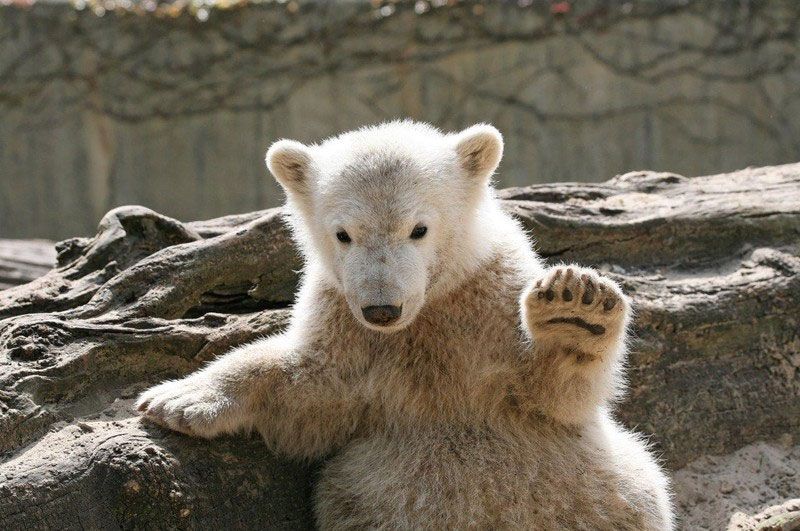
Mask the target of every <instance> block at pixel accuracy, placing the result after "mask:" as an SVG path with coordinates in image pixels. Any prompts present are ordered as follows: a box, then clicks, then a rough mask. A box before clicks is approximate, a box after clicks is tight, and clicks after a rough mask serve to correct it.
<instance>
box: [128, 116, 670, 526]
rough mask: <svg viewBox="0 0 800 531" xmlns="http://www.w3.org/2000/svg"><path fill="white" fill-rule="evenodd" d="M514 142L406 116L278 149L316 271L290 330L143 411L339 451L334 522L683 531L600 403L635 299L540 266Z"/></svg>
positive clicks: (611, 384)
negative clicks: (496, 183) (505, 182)
mask: <svg viewBox="0 0 800 531" xmlns="http://www.w3.org/2000/svg"><path fill="white" fill-rule="evenodd" d="M502 152H503V141H502V137H501V135H500V133H499V132H498V131H497V130H496V129H495V128H493V127H491V126H489V125H476V126H473V127H470V128H468V129H466V130H464V131H461V132H459V133H455V134H444V133H442V132H440V131H438V130H437V129H435V128H433V127H430V126H428V125H426V124H421V123H415V122H410V121H404V122H392V123H386V124H382V125H379V126H376V127H368V128H364V129H359V130H357V131H354V132H350V133H345V134H342V135H340V136H337V137H334V138H331V139H328V140H326V141H324V142H322V143H321V144H316V145H303V144H301V143H299V142H294V141H291V140H281V141H278V142H276V143H275V144H273V145H272V147H271V148H270V149H269V151H268V153H267V166H268V167H269V170H270V171H271V172H272V174H273V175H274V177H275V178H276V179H277V180H278V182H279V183H280V184H281V186H282V187H283V188H284V190H285V191H286V195H287V205H288V210H289V212H290V223H291V226H292V229H293V234H294V237H295V239H296V241H297V244H298V245H299V247H300V249H301V251H302V253H303V254H304V256H305V260H306V262H305V268H304V272H303V281H302V286H301V288H300V290H299V293H298V295H297V301H296V304H295V306H294V309H293V312H292V320H291V324H290V326H289V327H288V329H287V330H286V332H285V333H282V334H280V335H276V336H273V337H269V338H267V339H263V340H259V341H256V342H254V343H252V344H249V345H246V346H243V347H240V348H238V349H236V350H234V351H232V352H230V353H228V354H227V355H225V356H223V357H221V358H220V359H218V360H216V361H215V362H213V363H211V364H210V365H208V366H207V367H205V368H204V369H202V370H201V371H199V372H197V373H195V374H192V375H190V376H188V377H186V378H184V379H182V380H178V381H170V382H165V383H162V384H161V385H158V386H156V387H153V388H152V389H150V390H148V391H146V392H145V393H144V394H142V396H141V397H140V399H139V401H138V409H139V410H140V411H141V412H142V415H143V416H144V417H145V418H146V419H149V420H151V421H154V422H157V423H159V424H162V425H164V426H167V427H169V428H171V429H174V430H178V431H181V432H184V433H186V434H189V435H194V436H198V437H214V436H217V435H219V434H223V433H232V432H236V431H240V430H252V429H255V430H258V431H259V432H260V433H261V435H262V436H263V437H264V440H265V441H266V443H267V445H268V446H269V447H270V448H271V449H273V450H274V451H276V452H280V453H282V454H284V455H287V456H291V457H294V458H301V459H312V458H319V457H323V456H325V457H328V459H327V461H326V464H325V467H324V469H323V471H322V474H321V478H320V481H319V484H318V485H317V488H316V494H315V510H316V518H317V523H318V525H319V526H320V527H321V528H323V529H365V528H371V529H466V528H472V529H671V528H672V526H673V523H672V522H673V517H672V510H671V507H670V496H669V486H668V481H667V479H666V477H665V476H664V474H663V473H662V471H661V470H660V468H659V466H658V465H657V463H656V461H655V460H654V459H653V457H652V456H651V455H650V454H649V453H648V450H647V448H646V445H645V444H644V443H643V442H642V441H641V439H639V438H638V437H637V436H636V435H634V434H632V433H630V432H628V431H626V430H625V429H624V428H622V427H621V426H619V425H618V424H616V423H615V422H614V421H613V420H612V419H611V417H610V415H609V410H608V406H609V403H610V402H611V401H612V400H613V399H614V397H615V396H616V395H617V394H618V392H619V390H620V388H621V386H622V383H623V382H622V374H621V370H620V369H621V365H622V360H623V357H624V355H625V337H626V326H627V324H628V319H629V316H630V310H629V303H628V299H627V297H626V296H625V295H624V294H623V293H622V292H621V291H620V289H619V287H618V286H617V285H616V284H615V283H614V282H613V281H611V280H609V279H607V278H604V277H602V276H600V275H598V274H597V273H596V272H595V271H593V270H591V269H587V268H584V267H580V266H577V265H560V266H556V267H550V268H548V267H546V266H544V265H543V263H542V262H541V260H540V259H539V258H538V257H537V256H536V255H535V253H534V252H533V251H532V250H531V245H530V242H529V241H528V238H527V237H526V235H525V234H524V232H523V230H522V229H521V227H520V226H519V225H518V224H517V223H516V222H515V221H514V220H513V219H512V218H511V217H510V216H509V215H508V214H506V213H504V212H503V211H502V209H501V208H500V205H499V203H498V201H497V200H496V199H495V197H494V195H493V189H492V187H491V183H490V179H491V176H492V174H493V173H494V171H495V169H496V168H497V165H498V163H499V162H500V158H501V156H502Z"/></svg>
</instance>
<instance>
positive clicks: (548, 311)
mask: <svg viewBox="0 0 800 531" xmlns="http://www.w3.org/2000/svg"><path fill="white" fill-rule="evenodd" d="M523 304H524V305H525V307H524V309H525V316H526V319H527V322H528V326H529V327H530V328H531V332H532V333H533V335H534V337H538V336H544V335H548V333H559V332H560V331H561V332H563V331H564V330H570V332H571V333H578V334H582V335H584V336H587V337H596V338H598V339H601V338H606V337H608V336H609V335H617V334H619V333H620V331H621V329H622V325H623V324H624V321H625V318H626V315H627V312H628V307H629V305H628V301H627V297H625V295H624V294H623V293H622V290H620V288H619V286H617V284H616V283H615V282H614V281H613V280H610V279H607V278H604V277H602V276H600V275H598V274H597V273H596V272H595V271H594V270H592V269H589V268H584V267H578V266H557V267H552V268H550V269H548V270H547V271H546V272H545V273H544V275H542V277H541V278H538V279H536V280H534V281H533V282H532V283H531V285H530V287H529V288H528V290H527V291H526V293H525V295H524V296H523Z"/></svg>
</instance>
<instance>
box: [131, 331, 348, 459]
mask: <svg viewBox="0 0 800 531" xmlns="http://www.w3.org/2000/svg"><path fill="white" fill-rule="evenodd" d="M287 343H288V342H287V340H286V338H284V337H281V336H276V337H272V338H268V339H264V340H261V341H257V342H255V343H252V344H250V345H246V346H243V347H240V348H238V349H235V350H233V351H231V352H230V353H228V354H226V355H225V356H223V357H221V358H219V359H218V360H216V361H214V362H213V363H211V364H210V365H208V366H207V367H205V368H204V369H202V370H200V371H198V372H196V373H194V374H191V375H189V376H187V377H186V378H183V379H181V380H174V381H167V382H164V383H162V384H160V385H157V386H155V387H152V388H151V389H148V390H147V391H145V392H144V393H142V395H141V396H140V397H139V399H138V401H137V404H136V405H137V409H138V410H139V412H141V414H142V416H143V417H145V418H146V419H148V420H150V421H152V422H155V423H157V424H160V425H162V426H165V427H167V428H170V429H173V430H176V431H180V432H183V433H186V434H188V435H192V436H196V437H204V438H212V437H215V436H217V435H221V434H223V433H233V432H237V431H249V430H252V429H256V430H258V431H259V432H261V434H262V435H263V436H264V439H265V440H266V442H267V443H268V444H269V446H270V447H271V448H273V449H274V450H276V451H278V452H281V453H284V454H287V455H290V456H292V457H299V458H315V457H318V456H320V455H324V454H325V453H327V452H329V451H330V450H331V449H333V448H334V447H335V446H337V445H338V444H340V443H342V442H343V441H344V440H345V439H346V438H347V436H348V435H350V434H351V433H352V431H353V430H354V429H355V426H356V424H357V422H358V418H359V416H360V414H361V412H362V411H363V407H362V405H361V402H360V401H359V400H358V399H357V397H356V393H355V390H354V387H353V386H350V385H348V384H347V382H345V381H343V379H342V378H341V377H340V376H339V374H338V373H337V371H336V370H335V368H334V367H332V366H330V365H328V364H326V363H325V357H324V356H323V355H321V354H316V355H303V354H300V353H298V352H297V349H295V348H293V347H292V346H291V345H289V344H287Z"/></svg>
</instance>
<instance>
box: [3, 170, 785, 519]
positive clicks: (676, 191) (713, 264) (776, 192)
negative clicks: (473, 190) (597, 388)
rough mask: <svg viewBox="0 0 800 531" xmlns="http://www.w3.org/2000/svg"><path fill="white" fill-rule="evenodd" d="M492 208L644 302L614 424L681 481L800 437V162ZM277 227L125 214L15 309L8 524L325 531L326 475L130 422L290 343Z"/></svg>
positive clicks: (507, 197)
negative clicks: (163, 399) (152, 399)
mask: <svg viewBox="0 0 800 531" xmlns="http://www.w3.org/2000/svg"><path fill="white" fill-rule="evenodd" d="M499 196H500V198H501V199H502V200H503V201H504V204H505V207H506V208H507V209H508V210H509V211H510V212H512V213H513V214H514V215H515V216H517V217H518V218H519V219H520V220H521V222H522V223H523V224H524V225H525V227H526V228H528V229H529V230H530V231H531V234H532V236H533V237H534V239H535V240H536V244H535V245H536V247H537V248H538V250H539V252H540V253H541V254H542V255H543V256H545V257H546V258H547V259H548V260H549V261H551V262H553V263H555V262H558V261H577V262H580V263H582V264H586V265H592V266H595V267H597V268H599V269H601V270H603V271H605V272H606V273H607V274H609V275H610V276H612V277H614V278H615V279H617V280H618V281H619V282H621V283H622V285H623V286H624V287H625V289H626V290H627V291H628V293H630V295H631V296H632V297H633V299H634V302H635V306H636V308H637V316H636V319H635V329H634V333H635V336H636V338H637V339H636V341H635V344H634V348H633V351H632V353H631V356H630V364H629V365H630V367H629V375H630V392H629V393H628V395H627V397H626V399H625V400H624V401H623V402H622V403H621V404H620V405H619V407H618V416H619V417H620V418H621V419H622V420H623V421H624V422H625V423H626V424H627V425H629V426H633V427H636V428H637V429H638V430H640V431H642V432H645V433H647V434H649V435H650V436H651V439H652V441H653V443H654V444H655V445H656V446H657V447H658V449H659V450H660V451H661V453H662V454H663V456H664V459H665V461H666V463H667V464H668V466H669V467H671V468H673V469H676V468H680V467H682V466H684V465H685V464H687V463H689V462H690V461H693V460H695V459H697V458H699V457H701V456H704V455H707V454H726V453H730V452H734V451H735V450H737V449H739V448H742V447H743V446H745V445H747V444H750V443H752V442H755V441H759V440H772V439H776V438H778V437H781V436H784V437H785V436H789V437H797V436H798V435H800V309H799V308H800V164H794V165H786V166H780V167H772V168H759V169H748V170H744V171H741V172H736V173H732V174H725V175H716V176H709V177H696V178H685V177H681V176H678V175H674V174H666V173H652V172H634V173H629V174H626V175H623V176H619V177H616V178H613V179H611V180H610V181H608V182H606V183H602V184H548V185H537V186H531V187H527V188H515V189H508V190H503V191H501V192H499ZM283 216H284V212H283V210H281V209H270V210H265V211H261V212H254V213H250V214H242V215H234V216H228V217H225V218H219V219H215V220H209V221H199V222H191V223H182V222H179V221H177V220H174V219H171V218H168V217H166V216H163V215H160V214H157V213H155V212H153V211H151V210H149V209H146V208H144V207H121V208H118V209H115V210H113V211H111V212H109V213H108V214H107V215H106V216H105V217H104V218H103V220H102V221H101V222H100V225H99V227H98V232H97V234H96V235H95V236H94V237H92V238H75V239H72V240H67V241H65V242H61V243H59V244H57V246H56V250H57V251H58V255H57V265H56V267H55V268H54V269H52V270H50V271H49V272H47V273H46V274H44V275H43V276H41V277H39V278H37V279H36V280H33V281H32V282H30V283H28V284H25V285H21V286H17V287H12V288H10V289H6V290H3V291H0V527H2V528H11V529H14V528H48V527H53V526H54V524H58V526H59V527H66V528H72V527H75V528H78V527H122V528H129V527H153V526H156V527H188V528H193V527H200V526H202V527H207V526H208V524H209V523H211V524H217V525H220V526H226V527H237V528H258V527H265V526H269V527H297V528H302V527H305V526H307V525H309V524H310V522H311V520H310V518H311V517H310V510H309V507H310V494H309V492H310V490H309V489H310V488H311V487H310V486H311V483H312V481H313V471H314V466H313V465H305V464H296V463H287V462H285V461H282V460H281V459H280V458H276V457H273V456H270V455H268V453H267V452H266V450H265V449H264V448H263V447H262V446H261V445H259V443H258V442H257V441H254V440H251V439H246V438H242V439H241V440H240V438H227V439H223V440H220V441H212V442H205V441H196V440H191V439H189V438H186V437H182V436H180V435H176V434H169V433H165V432H164V431H162V430H160V429H158V428H155V427H151V426H143V425H141V424H140V423H139V422H138V420H137V419H136V418H135V415H134V413H133V412H132V411H131V409H130V403H131V400H132V398H133V397H134V396H135V395H136V394H137V393H138V392H139V391H140V390H142V389H144V388H145V387H147V386H148V385H150V384H152V383H155V382H157V381H159V380H161V379H164V378H168V377H178V376H181V375H183V374H186V373H188V372H191V371H193V370H195V369H196V368H198V367H199V366H200V365H201V364H202V363H203V362H205V361H207V360H209V359H213V358H214V357H215V356H217V355H219V354H221V353H223V352H224V351H226V350H228V349H229V348H231V347H233V346H236V345H239V344H242V343H245V342H247V341H251V340H253V339H255V338H257V337H260V336H263V335H267V334H270V333H273V332H275V331H277V330H280V329H281V327H283V326H285V324H286V321H287V315H288V311H287V308H288V307H289V306H290V305H291V303H292V294H293V293H294V290H295V288H296V284H297V280H298V275H297V271H298V270H299V269H300V268H301V262H300V259H299V257H298V256H297V253H296V251H295V249H294V247H293V246H292V243H291V241H290V239H289V232H288V230H287V229H286V226H285V225H284V222H283ZM787 496H788V493H787ZM721 516H725V515H721ZM727 516H729V515H727ZM722 521H727V517H725V518H724V519H723V520H722ZM686 523H689V522H686Z"/></svg>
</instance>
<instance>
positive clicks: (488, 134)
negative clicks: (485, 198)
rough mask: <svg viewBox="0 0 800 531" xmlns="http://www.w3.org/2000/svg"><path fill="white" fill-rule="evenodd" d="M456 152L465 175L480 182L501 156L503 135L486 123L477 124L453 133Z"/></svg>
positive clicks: (494, 166)
mask: <svg viewBox="0 0 800 531" xmlns="http://www.w3.org/2000/svg"><path fill="white" fill-rule="evenodd" d="M455 140H456V153H457V154H458V158H459V162H460V163H461V167H462V168H463V169H464V171H466V173H467V175H468V176H469V177H471V178H473V179H476V180H478V181H480V182H486V181H488V180H489V178H490V177H491V175H492V173H494V170H496V169H497V165H498V164H500V159H501V158H502V157H503V135H501V134H500V131H498V130H497V129H495V128H494V127H492V126H491V125H488V124H477V125H473V126H472V127H469V128H467V129H464V130H463V131H461V132H460V133H458V134H456V135H455Z"/></svg>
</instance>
